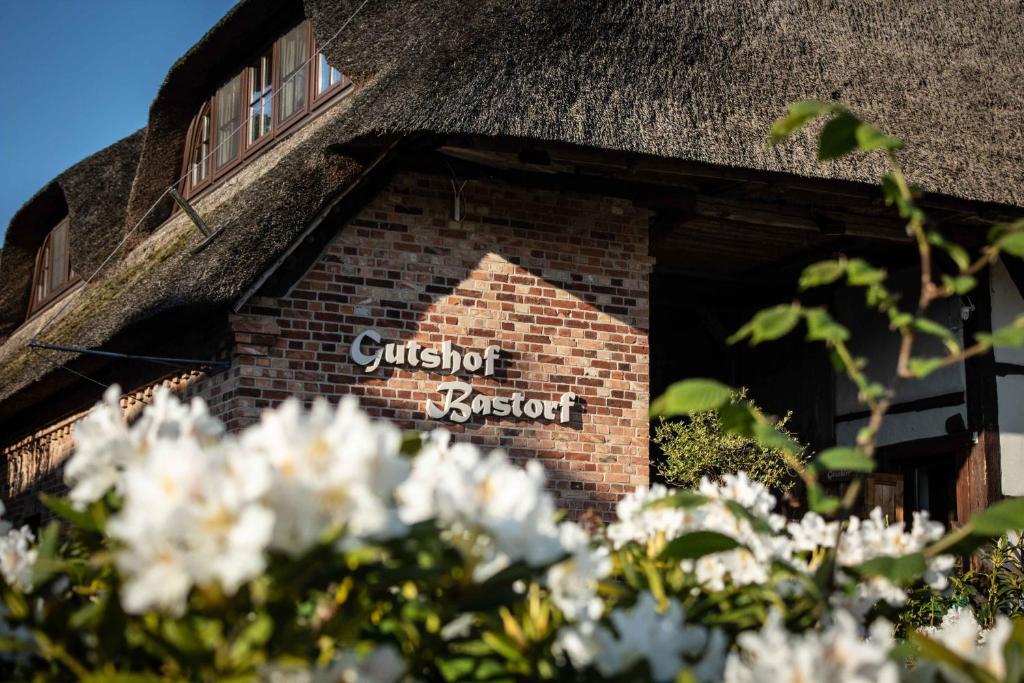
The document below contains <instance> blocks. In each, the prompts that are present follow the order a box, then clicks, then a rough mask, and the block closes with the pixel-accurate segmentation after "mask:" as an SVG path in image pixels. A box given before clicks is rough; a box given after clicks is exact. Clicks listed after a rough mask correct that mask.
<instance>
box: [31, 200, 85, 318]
mask: <svg viewBox="0 0 1024 683" xmlns="http://www.w3.org/2000/svg"><path fill="white" fill-rule="evenodd" d="M69 246H70V235H69V234H68V219H67V218H65V219H64V220H62V221H61V222H60V223H58V224H57V227H55V228H54V229H53V230H51V231H50V234H48V235H47V236H46V239H44V240H43V244H42V246H41V247H39V251H38V252H37V253H36V264H35V270H34V271H33V274H32V296H31V298H30V300H29V308H28V314H29V316H31V315H32V314H34V313H35V312H37V311H39V310H40V309H42V308H44V307H45V306H46V305H47V304H49V303H50V302H52V301H53V300H54V299H56V298H57V297H59V296H60V295H61V294H63V293H64V292H65V291H67V290H68V288H70V287H71V285H73V284H75V282H77V280H78V277H77V276H76V275H75V273H74V271H73V270H71V249H70V248H69Z"/></svg>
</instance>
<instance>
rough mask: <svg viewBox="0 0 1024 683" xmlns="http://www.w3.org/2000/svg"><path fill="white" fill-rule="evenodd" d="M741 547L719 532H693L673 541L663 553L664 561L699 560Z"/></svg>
mask: <svg viewBox="0 0 1024 683" xmlns="http://www.w3.org/2000/svg"><path fill="white" fill-rule="evenodd" d="M739 546H740V544H739V543H737V542H736V541H735V540H734V539H732V538H730V537H729V536H726V535H725V534H720V533H718V532H717V531H691V532H690V533H688V534H683V535H682V536H679V537H677V538H674V539H672V540H671V541H670V542H669V543H668V545H666V546H665V549H664V550H663V551H662V552H661V559H663V560H697V559H700V558H702V557H704V556H705V555H710V554H712V553H720V552H724V551H726V550H733V549H735V548H738V547H739Z"/></svg>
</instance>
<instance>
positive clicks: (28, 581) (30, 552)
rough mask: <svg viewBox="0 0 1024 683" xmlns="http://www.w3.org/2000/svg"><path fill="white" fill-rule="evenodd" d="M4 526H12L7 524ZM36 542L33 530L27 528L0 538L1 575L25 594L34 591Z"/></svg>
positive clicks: (9, 531) (10, 584) (12, 531)
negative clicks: (33, 573)
mask: <svg viewBox="0 0 1024 683" xmlns="http://www.w3.org/2000/svg"><path fill="white" fill-rule="evenodd" d="M0 514H2V509H0ZM3 524H5V525H7V526H10V525H9V524H8V523H7V522H3ZM35 541H36V539H35V536H34V535H33V534H32V530H31V529H29V528H28V527H27V526H23V527H21V528H20V529H10V530H8V531H7V532H6V533H4V534H3V535H2V536H0V575H3V578H4V581H6V582H7V585H9V586H12V587H14V588H18V589H20V590H22V591H24V592H29V591H31V590H32V570H33V567H35V563H36V557H37V556H38V554H39V552H38V550H36V548H35V547H34V545H35Z"/></svg>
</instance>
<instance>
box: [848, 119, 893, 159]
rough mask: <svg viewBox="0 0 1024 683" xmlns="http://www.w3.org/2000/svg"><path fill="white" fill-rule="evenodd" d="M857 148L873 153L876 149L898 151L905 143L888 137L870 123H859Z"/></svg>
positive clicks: (856, 135)
mask: <svg viewBox="0 0 1024 683" xmlns="http://www.w3.org/2000/svg"><path fill="white" fill-rule="evenodd" d="M855 137H856V139H857V146H858V147H860V148H861V150H862V151H865V152H871V151H873V150H876V149H885V150H897V149H901V148H902V147H903V141H902V140H900V139H899V138H894V137H892V136H891V135H886V134H885V133H883V132H882V131H880V130H878V129H877V128H875V127H874V126H872V125H871V124H868V123H863V122H861V123H859V124H858V125H857V131H856V133H855Z"/></svg>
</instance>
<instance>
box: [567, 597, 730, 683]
mask: <svg viewBox="0 0 1024 683" xmlns="http://www.w3.org/2000/svg"><path fill="white" fill-rule="evenodd" d="M610 621H611V625H612V626H613V627H614V631H613V630H612V629H609V628H608V627H606V626H604V625H602V624H600V623H597V622H594V621H584V622H581V623H580V624H577V625H575V626H571V627H564V628H562V629H561V630H560V631H559V634H558V640H557V642H556V644H555V650H556V652H558V653H560V654H563V655H565V656H567V657H568V658H569V660H570V661H571V662H572V664H573V666H575V667H576V668H577V669H585V668H586V667H588V666H594V667H595V668H596V669H597V670H598V671H599V672H600V673H601V675H602V676H615V675H618V674H621V673H624V672H627V671H629V670H630V669H632V668H633V667H634V666H635V665H637V664H638V663H639V662H642V661H646V662H647V666H648V667H649V670H650V675H651V678H652V679H653V680H655V681H670V680H674V679H675V678H676V676H677V674H678V673H679V671H680V670H682V669H683V668H684V667H685V668H686V669H688V670H689V671H690V673H691V674H693V677H694V679H695V680H696V681H699V682H704V681H707V682H710V681H717V680H719V679H720V677H721V675H722V667H723V665H724V663H725V650H726V647H727V645H728V641H727V638H726V637H725V634H724V633H722V632H721V631H718V630H709V629H708V628H706V627H704V626H701V625H699V624H687V623H686V619H685V615H684V613H683V608H682V607H681V606H680V605H679V603H678V602H677V601H676V600H675V599H669V600H668V605H667V607H666V608H665V609H664V610H663V611H659V610H658V603H657V601H656V600H655V598H654V596H653V595H651V594H650V593H649V592H643V593H641V594H640V596H639V599H638V600H637V602H636V604H635V605H634V606H633V607H631V608H628V609H616V610H614V611H613V612H612V613H611V616H610Z"/></svg>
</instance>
